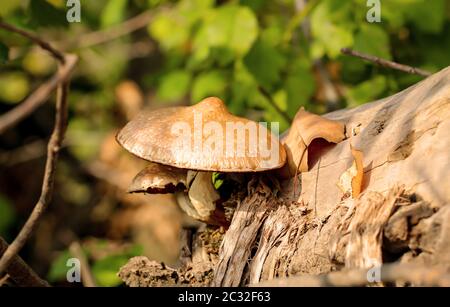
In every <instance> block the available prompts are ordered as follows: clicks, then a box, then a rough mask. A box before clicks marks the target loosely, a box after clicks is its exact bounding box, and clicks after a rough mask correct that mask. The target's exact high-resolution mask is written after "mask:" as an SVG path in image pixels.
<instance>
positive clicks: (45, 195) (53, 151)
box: [0, 55, 77, 274]
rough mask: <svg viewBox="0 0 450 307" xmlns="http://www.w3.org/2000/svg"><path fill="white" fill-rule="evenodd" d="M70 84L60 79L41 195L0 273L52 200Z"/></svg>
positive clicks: (0, 264)
mask: <svg viewBox="0 0 450 307" xmlns="http://www.w3.org/2000/svg"><path fill="white" fill-rule="evenodd" d="M76 59H77V57H76V56H75V55H67V56H66V60H67V62H76ZM60 69H62V68H60ZM68 85H69V81H68V78H65V79H62V80H60V83H59V85H58V88H57V99H56V115H55V124H54V128H53V132H52V135H51V137H50V141H49V142H48V145H47V161H46V165H45V173H44V179H43V182H42V191H41V196H40V198H39V200H38V202H37V203H36V205H35V207H34V209H33V211H32V212H31V215H30V216H29V218H28V220H27V221H26V223H25V225H24V226H23V227H22V229H21V230H20V232H19V234H18V235H17V237H16V238H15V239H14V241H13V242H12V243H11V245H10V246H9V247H8V248H7V250H6V251H5V253H4V254H3V256H2V258H0V274H2V272H4V271H5V270H6V269H7V268H8V265H9V264H10V263H11V261H12V260H13V258H14V256H15V255H17V254H18V252H19V251H20V249H21V248H22V247H23V246H24V244H25V242H26V241H27V239H28V238H29V237H30V235H31V233H32V232H33V230H34V228H35V227H36V225H37V222H38V221H39V219H40V217H41V216H42V214H43V213H44V211H45V209H46V208H47V206H48V204H49V202H50V200H51V197H52V192H53V183H54V177H55V170H56V161H57V160H58V155H59V150H60V148H61V145H62V141H63V139H64V134H65V131H66V127H67V92H68Z"/></svg>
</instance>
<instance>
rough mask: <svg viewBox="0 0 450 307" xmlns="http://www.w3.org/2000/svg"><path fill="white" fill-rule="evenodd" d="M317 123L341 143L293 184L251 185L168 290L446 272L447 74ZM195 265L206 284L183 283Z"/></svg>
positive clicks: (449, 229) (126, 275)
mask: <svg viewBox="0 0 450 307" xmlns="http://www.w3.org/2000/svg"><path fill="white" fill-rule="evenodd" d="M325 117H327V118H329V119H333V120H337V121H340V122H342V123H344V124H345V127H346V139H345V140H344V141H342V142H341V143H339V144H336V145H328V146H327V147H326V148H325V149H324V150H322V151H321V154H320V156H318V158H317V159H316V161H313V165H312V167H311V169H310V171H309V172H307V173H302V174H301V175H300V176H299V177H298V179H291V180H287V181H285V182H281V183H280V185H277V184H276V183H274V182H273V181H272V180H268V177H272V176H264V175H257V176H255V177H254V178H253V179H252V180H251V181H250V182H249V184H248V191H246V193H241V195H242V196H241V197H240V198H239V197H238V198H237V199H235V201H236V203H237V207H236V210H235V213H234V216H233V220H232V223H231V226H230V228H229V229H228V230H227V231H226V233H225V234H224V235H223V240H222V242H221V245H220V249H215V252H217V253H218V256H217V255H214V256H213V254H214V253H213V252H211V250H210V249H209V251H206V252H203V254H206V255H207V256H206V257H203V258H202V260H198V257H197V260H195V261H190V262H189V263H188V264H186V265H184V266H183V267H182V268H180V269H178V270H174V271H176V274H177V276H176V278H175V279H174V280H175V281H174V283H178V284H180V283H181V284H182V283H194V282H192V280H195V281H197V282H198V281H200V280H204V284H206V285H214V286H239V285H247V284H255V283H259V282H261V281H267V280H272V279H275V278H283V277H287V276H292V275H298V274H313V275H317V274H323V273H329V272H331V271H336V270H342V269H358V268H359V269H363V268H371V267H373V266H378V265H381V264H386V263H390V262H400V263H408V264H417V265H419V264H420V265H427V266H430V265H441V266H443V267H444V270H443V271H444V272H445V271H447V272H450V205H449V204H450V171H449V170H450V157H449V151H450V140H449V131H450V68H446V69H444V70H442V71H440V72H438V73H436V74H434V75H432V76H430V77H429V78H427V79H426V80H424V81H422V82H420V83H418V84H416V85H414V86H412V87H410V88H408V89H406V90H404V91H402V92H400V93H398V94H396V95H394V96H391V97H388V98H385V99H382V100H379V101H375V102H372V103H367V104H365V105H362V106H360V107H357V108H354V109H345V110H340V111H336V112H332V113H329V114H326V115H325ZM350 144H351V145H352V146H353V148H355V149H357V150H360V151H361V152H362V154H363V166H364V175H363V184H362V193H361V194H360V195H359V196H358V197H356V198H355V199H353V198H352V196H351V194H349V193H345V192H343V191H342V190H341V189H340V188H339V187H338V182H339V180H340V178H341V175H342V174H343V173H344V172H346V170H348V169H349V168H350V167H351V165H352V163H353V160H354V158H353V156H352V153H351V148H350ZM244 192H245V191H244ZM296 194H297V195H296ZM200 237H202V236H201V235H197V236H194V241H193V244H191V245H192V246H194V245H195V246H197V247H196V248H194V249H193V250H192V254H194V253H198V249H203V250H204V249H205V246H206V245H205V244H204V242H205V236H203V239H201V238H200ZM199 240H203V241H199ZM195 241H198V242H197V243H196V242H195ZM207 241H208V240H207ZM209 241H210V240H209ZM209 241H208V242H209ZM196 249H197V251H196ZM208 255H209V256H208ZM192 258H194V257H192ZM135 260H136V259H135ZM200 266H202V267H203V268H207V269H206V272H208V278H206V279H205V278H203V279H202V277H201V276H204V275H201V274H200V275H199V276H200V277H199V276H197V278H195V277H192V275H193V274H192V272H193V271H196V270H197V268H199V267H200ZM142 267H145V265H143V266H142ZM138 271H139V268H136V266H135V265H133V263H132V261H131V262H130V263H129V264H127V265H126V266H125V267H124V268H122V270H121V272H120V276H121V277H122V279H123V280H124V281H125V282H126V283H127V284H130V285H137V284H136V283H134V284H133V283H132V282H130V280H131V279H130V278H131V277H133V278H136V272H138ZM197 271H198V270H197ZM200 271H202V270H201V269H200ZM186 272H191V273H190V275H189V276H188V277H186V275H187V274H186ZM202 272H205V270H203V271H202ZM171 274H173V273H172V272H171ZM194 275H195V274H194ZM138 279H139V278H138ZM134 280H135V279H134ZM139 282H140V284H139V285H152V283H151V282H148V280H147V281H143V280H140V281H139ZM153 284H154V283H153ZM197 284H198V283H197Z"/></svg>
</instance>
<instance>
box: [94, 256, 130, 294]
mask: <svg viewBox="0 0 450 307" xmlns="http://www.w3.org/2000/svg"><path fill="white" fill-rule="evenodd" d="M127 261H128V256H127V255H112V256H107V257H105V258H103V259H100V260H98V261H96V262H95V263H94V265H93V266H92V274H93V275H94V278H95V280H96V282H97V284H98V286H101V287H115V286H118V285H120V284H121V283H122V281H121V280H120V278H119V277H118V276H117V273H118V272H119V270H120V268H121V267H122V266H123V265H125V264H126V263H127Z"/></svg>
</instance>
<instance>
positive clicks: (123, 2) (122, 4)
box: [100, 0, 128, 28]
mask: <svg viewBox="0 0 450 307" xmlns="http://www.w3.org/2000/svg"><path fill="white" fill-rule="evenodd" d="M127 3H128V0H109V1H108V2H107V4H106V6H105V8H104V9H103V11H102V14H101V16H100V24H101V27H102V28H108V27H110V26H112V25H115V24H118V23H120V22H122V21H123V19H124V16H125V12H126V7H127Z"/></svg>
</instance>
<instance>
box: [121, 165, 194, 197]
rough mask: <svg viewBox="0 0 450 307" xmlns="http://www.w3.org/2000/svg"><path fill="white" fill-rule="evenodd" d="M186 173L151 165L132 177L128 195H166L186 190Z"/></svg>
mask: <svg viewBox="0 0 450 307" xmlns="http://www.w3.org/2000/svg"><path fill="white" fill-rule="evenodd" d="M186 176H187V171H186V170H183V169H179V168H174V167H170V166H165V165H161V164H157V163H151V164H150V165H149V166H147V167H146V168H144V169H143V170H142V171H140V172H139V174H137V175H136V177H134V179H133V181H132V182H131V184H130V186H129V187H128V192H129V193H149V194H166V193H174V192H176V191H182V190H184V189H185V188H186Z"/></svg>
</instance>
